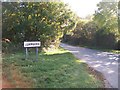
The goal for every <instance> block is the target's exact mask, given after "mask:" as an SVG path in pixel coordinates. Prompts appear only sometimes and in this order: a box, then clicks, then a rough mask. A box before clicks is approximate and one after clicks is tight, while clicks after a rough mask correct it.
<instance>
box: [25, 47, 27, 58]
mask: <svg viewBox="0 0 120 90" xmlns="http://www.w3.org/2000/svg"><path fill="white" fill-rule="evenodd" d="M25 51H26V52H25V53H26V59H28V49H27V48H26V50H25Z"/></svg>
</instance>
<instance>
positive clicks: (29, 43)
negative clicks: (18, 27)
mask: <svg viewBox="0 0 120 90" xmlns="http://www.w3.org/2000/svg"><path fill="white" fill-rule="evenodd" d="M40 46H41V43H40V41H25V42H24V47H40Z"/></svg>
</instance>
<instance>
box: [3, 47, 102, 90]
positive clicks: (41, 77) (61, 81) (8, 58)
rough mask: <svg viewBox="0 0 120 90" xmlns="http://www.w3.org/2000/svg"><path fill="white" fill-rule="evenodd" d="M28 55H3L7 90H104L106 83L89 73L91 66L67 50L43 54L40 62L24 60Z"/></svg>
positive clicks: (4, 81) (4, 85)
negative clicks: (42, 89) (72, 89)
mask: <svg viewBox="0 0 120 90" xmlns="http://www.w3.org/2000/svg"><path fill="white" fill-rule="evenodd" d="M24 56H25V55H24V53H23V52H17V53H14V54H5V55H3V85H2V86H3V88H6V87H7V88H8V87H22V88H24V87H29V88H33V87H35V88H103V87H104V83H103V81H102V80H101V79H99V78H96V77H95V76H94V75H93V74H92V73H89V71H88V68H87V64H85V63H84V62H82V61H81V60H78V59H76V58H75V57H74V56H73V55H72V54H71V53H69V52H68V51H67V50H64V49H61V48H60V49H58V50H55V51H52V52H47V53H39V58H38V59H39V60H38V61H37V62H33V61H32V60H31V58H34V56H33V54H31V55H30V59H28V60H24V59H23V58H24Z"/></svg>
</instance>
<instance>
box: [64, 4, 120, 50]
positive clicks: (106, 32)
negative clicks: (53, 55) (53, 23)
mask: <svg viewBox="0 0 120 90" xmlns="http://www.w3.org/2000/svg"><path fill="white" fill-rule="evenodd" d="M117 8H118V6H117V2H114V3H110V2H100V3H99V4H98V10H97V11H96V12H95V14H94V15H93V18H92V20H89V21H88V22H82V20H80V22H78V24H77V25H76V28H75V30H74V31H73V34H72V35H65V36H64V38H63V41H64V42H68V43H70V44H74V45H88V46H95V47H100V48H106V49H119V45H120V44H119V42H120V32H119V31H118V22H119V19H118V15H117ZM70 39H71V40H70Z"/></svg>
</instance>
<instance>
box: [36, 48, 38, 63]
mask: <svg viewBox="0 0 120 90" xmlns="http://www.w3.org/2000/svg"><path fill="white" fill-rule="evenodd" d="M36 61H38V47H36Z"/></svg>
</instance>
